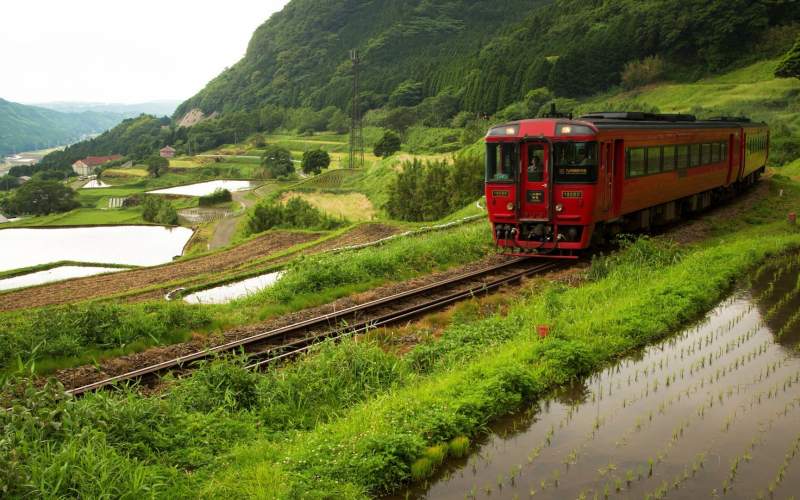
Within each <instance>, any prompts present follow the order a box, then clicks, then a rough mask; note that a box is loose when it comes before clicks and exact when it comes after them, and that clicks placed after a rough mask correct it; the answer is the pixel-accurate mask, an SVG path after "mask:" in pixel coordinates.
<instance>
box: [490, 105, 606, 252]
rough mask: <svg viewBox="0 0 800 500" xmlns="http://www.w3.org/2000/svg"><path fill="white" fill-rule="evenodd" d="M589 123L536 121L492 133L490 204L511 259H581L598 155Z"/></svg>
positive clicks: (587, 235) (498, 239) (496, 230)
mask: <svg viewBox="0 0 800 500" xmlns="http://www.w3.org/2000/svg"><path fill="white" fill-rule="evenodd" d="M596 134H597V130H596V129H595V128H594V126H593V125H591V124H589V123H586V122H576V121H572V120H561V119H537V120H523V121H519V122H513V123H509V124H505V125H501V126H497V127H493V128H492V129H490V130H489V133H488V134H487V136H486V206H487V210H488V212H489V220H490V221H491V223H492V227H493V229H494V238H495V242H496V243H497V245H498V246H499V247H501V248H502V250H503V251H505V252H510V253H512V254H514V255H528V256H533V255H536V256H547V257H553V258H576V257H577V251H578V250H581V249H584V248H587V247H588V246H589V242H590V239H591V236H592V234H591V233H592V228H593V222H594V221H593V213H594V207H595V192H596V189H595V188H596V185H597V181H598V170H599V167H598V165H599V156H600V152H599V151H598V146H597V137H596Z"/></svg>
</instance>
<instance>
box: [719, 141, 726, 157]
mask: <svg viewBox="0 0 800 500" xmlns="http://www.w3.org/2000/svg"><path fill="white" fill-rule="evenodd" d="M720 146H721V147H722V150H721V151H720V157H721V158H722V161H726V160H727V159H728V143H727V142H721V143H720Z"/></svg>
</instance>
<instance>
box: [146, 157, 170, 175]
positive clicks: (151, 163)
mask: <svg viewBox="0 0 800 500" xmlns="http://www.w3.org/2000/svg"><path fill="white" fill-rule="evenodd" d="M145 164H147V171H148V172H149V173H150V175H152V176H153V177H161V174H163V173H164V172H166V171H167V169H168V168H169V160H167V159H166V158H162V157H161V156H156V155H153V156H149V157H148V158H147V160H145Z"/></svg>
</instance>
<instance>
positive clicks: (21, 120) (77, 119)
mask: <svg viewBox="0 0 800 500" xmlns="http://www.w3.org/2000/svg"><path fill="white" fill-rule="evenodd" d="M121 120H122V116H121V115H117V114H115V113H97V112H88V111H87V112H84V113H60V112H58V111H52V110H49V109H44V108H39V107H35V106H26V105H24V104H17V103H14V102H9V101H6V100H4V99H0V155H5V154H9V153H12V152H22V151H33V150H38V149H44V148H48V147H52V146H59V145H62V144H68V143H70V142H74V141H77V140H79V139H80V138H81V137H83V136H85V135H87V134H93V133H99V132H102V131H104V130H107V129H109V128H111V127H113V126H114V125H116V124H118V123H119V122H120V121H121Z"/></svg>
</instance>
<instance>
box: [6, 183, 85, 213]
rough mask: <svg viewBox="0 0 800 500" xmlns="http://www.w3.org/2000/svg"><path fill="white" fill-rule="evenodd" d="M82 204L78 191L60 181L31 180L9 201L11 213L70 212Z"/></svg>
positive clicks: (8, 205)
mask: <svg viewBox="0 0 800 500" xmlns="http://www.w3.org/2000/svg"><path fill="white" fill-rule="evenodd" d="M78 206H80V203H78V200H77V193H75V191H74V190H72V189H70V188H69V187H67V186H65V185H64V184H62V183H60V182H58V181H40V180H30V181H28V182H26V183H25V184H23V185H22V186H20V187H19V188H18V189H17V190H16V191H15V192H14V194H13V196H12V197H11V198H10V199H9V201H8V202H7V206H6V210H8V212H9V213H10V214H30V215H48V214H52V213H60V212H69V211H70V210H72V209H74V208H77V207H78Z"/></svg>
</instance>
